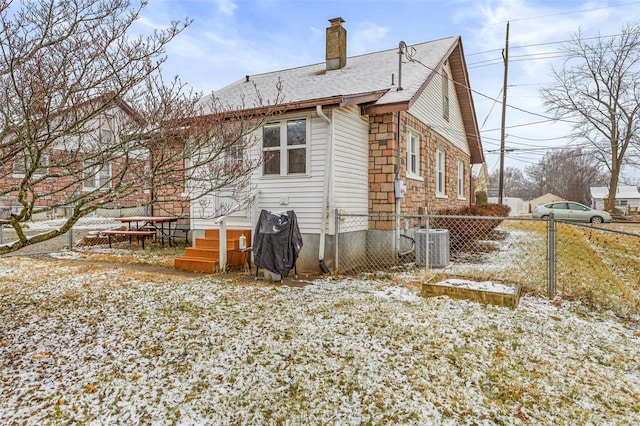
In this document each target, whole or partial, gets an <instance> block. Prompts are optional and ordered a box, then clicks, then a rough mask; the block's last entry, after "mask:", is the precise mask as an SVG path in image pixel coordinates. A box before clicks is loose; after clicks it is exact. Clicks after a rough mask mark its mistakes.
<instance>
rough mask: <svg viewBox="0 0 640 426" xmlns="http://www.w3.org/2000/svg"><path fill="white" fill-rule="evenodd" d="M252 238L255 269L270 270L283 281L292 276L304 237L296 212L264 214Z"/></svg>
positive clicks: (261, 214) (263, 212)
mask: <svg viewBox="0 0 640 426" xmlns="http://www.w3.org/2000/svg"><path fill="white" fill-rule="evenodd" d="M253 235H254V237H253V258H254V262H255V264H256V267H258V268H264V269H267V270H269V271H271V272H273V273H274V274H278V275H281V276H282V277H283V278H284V277H286V276H287V275H289V271H291V269H293V267H294V266H295V264H296V259H298V255H299V254H300V250H302V235H301V234H300V229H299V228H298V218H297V217H296V214H295V212H294V211H293V210H289V211H288V212H286V213H276V212H270V211H267V210H262V211H261V212H260V218H259V219H258V224H257V225H256V230H255V232H254V234H253Z"/></svg>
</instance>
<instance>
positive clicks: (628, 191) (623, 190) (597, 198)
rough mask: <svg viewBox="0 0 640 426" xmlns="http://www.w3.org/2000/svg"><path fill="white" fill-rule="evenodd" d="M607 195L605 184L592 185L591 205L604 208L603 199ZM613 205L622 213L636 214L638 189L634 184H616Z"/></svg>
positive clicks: (638, 201)
mask: <svg viewBox="0 0 640 426" xmlns="http://www.w3.org/2000/svg"><path fill="white" fill-rule="evenodd" d="M608 196H609V188H608V187H606V186H592V187H591V199H592V203H591V204H592V207H593V208H594V209H598V210H604V199H605V198H607V197H608ZM614 207H615V208H616V210H618V211H619V212H620V213H622V214H638V211H639V210H640V191H638V188H637V187H635V186H618V188H617V190H616V199H615V204H614Z"/></svg>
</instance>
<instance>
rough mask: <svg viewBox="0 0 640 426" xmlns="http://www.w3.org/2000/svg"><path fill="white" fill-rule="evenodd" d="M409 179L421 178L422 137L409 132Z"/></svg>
mask: <svg viewBox="0 0 640 426" xmlns="http://www.w3.org/2000/svg"><path fill="white" fill-rule="evenodd" d="M407 177H412V178H420V136H419V135H418V134H417V133H416V132H414V131H412V130H409V131H407Z"/></svg>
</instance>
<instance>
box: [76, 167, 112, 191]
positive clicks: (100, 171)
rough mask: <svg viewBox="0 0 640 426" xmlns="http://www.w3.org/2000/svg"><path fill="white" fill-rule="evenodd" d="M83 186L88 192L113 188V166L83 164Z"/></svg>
mask: <svg viewBox="0 0 640 426" xmlns="http://www.w3.org/2000/svg"><path fill="white" fill-rule="evenodd" d="M82 170H83V186H84V189H85V190H86V191H93V190H96V189H98V188H104V189H106V188H110V187H111V164H104V165H95V164H94V165H90V164H86V163H85V164H83V166H82Z"/></svg>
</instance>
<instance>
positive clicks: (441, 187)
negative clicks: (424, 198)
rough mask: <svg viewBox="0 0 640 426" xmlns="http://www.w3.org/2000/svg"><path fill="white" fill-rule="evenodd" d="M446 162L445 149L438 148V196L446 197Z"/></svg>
mask: <svg viewBox="0 0 640 426" xmlns="http://www.w3.org/2000/svg"><path fill="white" fill-rule="evenodd" d="M445 164H446V163H445V154H444V150H442V149H440V148H438V149H436V196H441V197H444V196H445V195H446V191H445Z"/></svg>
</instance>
